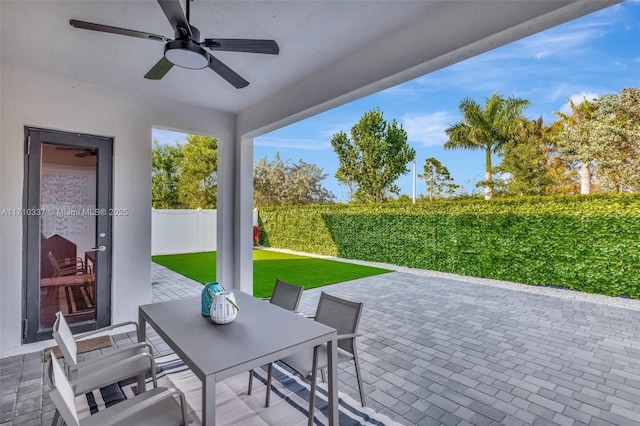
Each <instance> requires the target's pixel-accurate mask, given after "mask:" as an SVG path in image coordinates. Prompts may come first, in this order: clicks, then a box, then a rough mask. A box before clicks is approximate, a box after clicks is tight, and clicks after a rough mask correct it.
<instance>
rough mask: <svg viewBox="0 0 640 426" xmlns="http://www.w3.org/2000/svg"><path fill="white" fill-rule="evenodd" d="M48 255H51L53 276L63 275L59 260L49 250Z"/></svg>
mask: <svg viewBox="0 0 640 426" xmlns="http://www.w3.org/2000/svg"><path fill="white" fill-rule="evenodd" d="M47 256H48V257H49V262H51V267H52V268H53V276H54V277H59V276H60V275H62V274H61V272H60V266H59V265H58V261H57V260H56V258H55V256H54V255H53V253H51V252H49V253H47Z"/></svg>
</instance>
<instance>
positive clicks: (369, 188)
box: [331, 108, 416, 203]
mask: <svg viewBox="0 0 640 426" xmlns="http://www.w3.org/2000/svg"><path fill="white" fill-rule="evenodd" d="M331 146H332V147H333V149H334V151H335V152H336V154H337V155H338V160H339V161H340V166H339V168H338V171H337V172H336V175H335V176H336V178H337V179H338V181H340V182H341V183H343V184H345V185H349V186H350V187H355V192H354V194H353V198H354V199H355V201H358V202H363V203H380V202H383V201H386V200H387V196H388V194H389V193H394V194H398V193H399V192H400V188H398V186H397V185H395V184H394V182H395V181H396V179H397V178H398V177H400V176H401V175H403V174H406V173H408V172H409V169H408V168H407V164H408V163H410V162H411V161H413V160H414V158H415V156H416V152H415V150H414V149H413V148H410V147H409V145H408V144H407V132H406V131H405V130H404V129H403V128H402V125H399V124H398V123H397V122H396V120H395V119H394V120H392V121H391V123H388V122H387V121H385V120H384V118H383V114H382V112H381V111H380V109H379V108H376V109H373V110H371V111H368V112H366V113H364V115H363V116H362V118H360V121H359V122H358V123H356V124H355V125H354V126H353V127H352V128H351V139H349V137H348V136H347V134H346V133H345V132H338V133H336V134H335V135H333V138H332V139H331Z"/></svg>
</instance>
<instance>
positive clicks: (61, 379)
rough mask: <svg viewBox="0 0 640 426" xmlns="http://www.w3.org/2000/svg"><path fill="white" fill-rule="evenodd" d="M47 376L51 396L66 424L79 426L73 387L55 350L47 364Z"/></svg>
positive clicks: (50, 353)
mask: <svg viewBox="0 0 640 426" xmlns="http://www.w3.org/2000/svg"><path fill="white" fill-rule="evenodd" d="M45 376H46V379H47V384H48V385H49V396H50V397H51V400H52V401H53V404H54V405H55V406H56V409H57V410H58V412H59V413H60V416H62V419H63V420H64V422H65V424H67V425H69V426H79V424H80V421H79V420H78V413H77V412H76V403H75V395H74V392H73V389H72V388H71V384H69V380H67V376H65V374H64V371H62V367H60V364H59V363H58V360H57V359H56V356H55V355H54V354H53V351H50V352H49V359H48V360H47V364H46V366H45Z"/></svg>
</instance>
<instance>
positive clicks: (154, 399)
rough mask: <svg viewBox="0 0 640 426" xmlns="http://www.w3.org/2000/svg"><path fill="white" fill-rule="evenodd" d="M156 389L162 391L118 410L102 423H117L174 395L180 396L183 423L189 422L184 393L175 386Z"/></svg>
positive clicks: (107, 425)
mask: <svg viewBox="0 0 640 426" xmlns="http://www.w3.org/2000/svg"><path fill="white" fill-rule="evenodd" d="M156 389H162V391H160V392H158V393H157V394H156V395H153V396H151V397H149V398H146V399H144V400H142V401H140V402H139V403H137V404H135V405H132V406H130V407H127V408H126V409H124V410H122V411H120V412H119V413H115V414H113V415H112V416H110V417H109V419H108V420H107V421H106V422H105V423H104V426H111V425H115V424H118V423H120V422H122V421H124V420H126V419H127V418H128V417H130V416H132V415H134V414H138V413H139V412H140V411H143V410H146V409H149V408H150V407H153V406H154V405H156V404H159V403H160V402H161V401H163V400H165V399H168V398H173V397H174V396H176V395H177V396H178V397H180V406H181V408H182V418H183V422H184V424H185V425H187V424H189V420H188V417H187V408H186V400H185V396H184V394H183V393H182V392H181V391H180V390H178V389H175V388H156ZM116 406H117V405H116Z"/></svg>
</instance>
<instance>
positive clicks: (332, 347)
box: [327, 335, 339, 426]
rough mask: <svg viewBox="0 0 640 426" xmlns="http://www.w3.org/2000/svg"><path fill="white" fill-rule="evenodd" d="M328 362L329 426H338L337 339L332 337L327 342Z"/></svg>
mask: <svg viewBox="0 0 640 426" xmlns="http://www.w3.org/2000/svg"><path fill="white" fill-rule="evenodd" d="M327 352H328V354H327V355H328V357H327V358H328V362H327V364H328V365H327V369H328V370H329V383H328V385H327V386H328V387H329V425H332V426H333V425H335V426H338V425H339V423H338V413H339V408H338V362H337V361H338V339H337V338H336V336H335V335H334V336H333V338H332V339H331V340H329V341H328V342H327Z"/></svg>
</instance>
